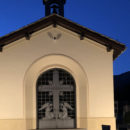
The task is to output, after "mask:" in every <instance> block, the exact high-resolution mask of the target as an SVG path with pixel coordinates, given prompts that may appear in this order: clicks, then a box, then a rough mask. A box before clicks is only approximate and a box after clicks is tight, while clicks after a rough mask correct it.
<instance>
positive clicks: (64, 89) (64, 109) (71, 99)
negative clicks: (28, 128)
mask: <svg viewBox="0 0 130 130" xmlns="http://www.w3.org/2000/svg"><path fill="white" fill-rule="evenodd" d="M75 88H76V86H75V81H74V78H73V77H72V75H71V74H70V73H68V72H67V71H65V70H63V69H59V68H54V69H50V70H48V71H46V72H44V73H42V74H41V75H40V76H39V77H38V80H37V127H38V128H75V127H76V103H75V100H76V99H75Z"/></svg>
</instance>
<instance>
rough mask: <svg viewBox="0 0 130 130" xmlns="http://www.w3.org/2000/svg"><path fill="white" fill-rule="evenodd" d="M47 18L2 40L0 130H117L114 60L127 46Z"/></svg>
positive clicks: (59, 5)
mask: <svg viewBox="0 0 130 130" xmlns="http://www.w3.org/2000/svg"><path fill="white" fill-rule="evenodd" d="M43 2H44V4H45V9H46V17H44V18H42V19H40V20H38V21H36V22H35V23H32V24H30V25H27V26H25V27H23V28H21V29H19V30H17V31H15V32H12V33H10V34H8V35H6V36H3V37H1V38H0V51H1V52H0V130H32V129H42V130H46V129H64V130H65V129H85V130H116V119H115V115H114V90H113V89H114V88H113V60H115V59H116V58H117V57H118V56H119V55H120V54H121V53H122V52H123V51H124V50H125V46H124V45H123V44H121V43H119V42H117V41H115V40H112V39H110V38H107V37H105V36H103V35H101V34H98V33H96V32H94V31H91V30H89V29H87V28H85V27H83V26H81V25H79V24H76V23H74V22H72V21H70V20H68V19H66V18H64V17H63V16H64V4H65V2H66V1H65V0H43Z"/></svg>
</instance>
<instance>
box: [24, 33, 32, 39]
mask: <svg viewBox="0 0 130 130" xmlns="http://www.w3.org/2000/svg"><path fill="white" fill-rule="evenodd" d="M25 38H26V40H30V38H31V34H30V33H28V32H27V33H25Z"/></svg>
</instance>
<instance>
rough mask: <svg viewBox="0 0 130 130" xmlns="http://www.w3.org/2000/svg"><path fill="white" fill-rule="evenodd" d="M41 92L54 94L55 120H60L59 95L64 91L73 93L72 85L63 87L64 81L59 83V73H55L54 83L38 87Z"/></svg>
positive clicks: (55, 71)
mask: <svg viewBox="0 0 130 130" xmlns="http://www.w3.org/2000/svg"><path fill="white" fill-rule="evenodd" d="M38 91H40V92H51V93H52V94H53V110H54V112H55V118H56V119H57V118H58V114H59V95H60V92H63V91H73V86H72V85H63V84H62V81H59V72H58V71H57V70H54V71H53V81H52V82H49V85H40V86H39V87H38Z"/></svg>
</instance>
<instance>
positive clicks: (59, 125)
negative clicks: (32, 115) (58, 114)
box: [39, 119, 75, 128]
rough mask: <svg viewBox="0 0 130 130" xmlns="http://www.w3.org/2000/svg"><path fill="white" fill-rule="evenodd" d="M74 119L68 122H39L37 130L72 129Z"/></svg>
mask: <svg viewBox="0 0 130 130" xmlns="http://www.w3.org/2000/svg"><path fill="white" fill-rule="evenodd" d="M74 127H75V124H74V119H69V120H59V119H57V120H53V119H52V120H40V121H39V128H74Z"/></svg>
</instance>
